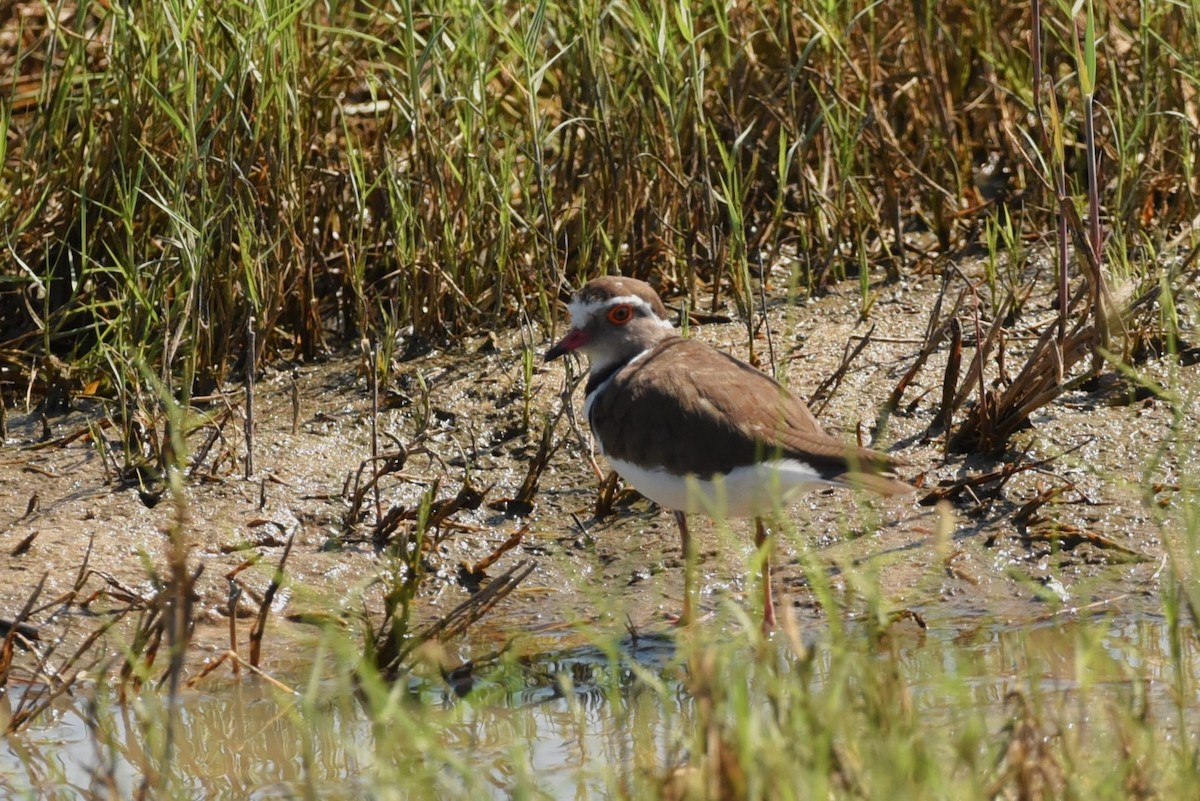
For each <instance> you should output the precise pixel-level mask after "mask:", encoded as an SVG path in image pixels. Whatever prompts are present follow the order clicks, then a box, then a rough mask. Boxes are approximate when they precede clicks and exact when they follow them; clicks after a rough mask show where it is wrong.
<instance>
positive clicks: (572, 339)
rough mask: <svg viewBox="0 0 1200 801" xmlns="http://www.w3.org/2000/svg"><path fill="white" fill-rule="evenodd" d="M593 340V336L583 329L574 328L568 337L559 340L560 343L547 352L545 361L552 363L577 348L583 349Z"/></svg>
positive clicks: (568, 333)
mask: <svg viewBox="0 0 1200 801" xmlns="http://www.w3.org/2000/svg"><path fill="white" fill-rule="evenodd" d="M591 338H592V335H591V334H588V333H586V332H585V331H583V330H582V329H579V328H572V329H571V330H570V331H568V332H567V335H566V336H565V337H563V338H562V339H561V340H559V343H558V344H557V345H555V346H554V347H552V348H551V349H550V350H548V351H546V356H545V360H546V361H548V362H552V361H554V360H555V359H557V358H558V357H559V356H563V355H565V354H567V353H570V352H571V351H573V350H575V349H576V348H581V347H583V346H584V345H586V344H587V343H588V340H590V339H591Z"/></svg>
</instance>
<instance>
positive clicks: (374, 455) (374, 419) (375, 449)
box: [367, 342, 383, 524]
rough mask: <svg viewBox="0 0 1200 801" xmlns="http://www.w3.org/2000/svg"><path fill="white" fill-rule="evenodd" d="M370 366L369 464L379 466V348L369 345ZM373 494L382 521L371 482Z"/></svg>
mask: <svg viewBox="0 0 1200 801" xmlns="http://www.w3.org/2000/svg"><path fill="white" fill-rule="evenodd" d="M369 355H370V359H371V361H370V364H369V365H368V367H367V375H368V380H369V381H370V382H371V464H379V361H378V360H379V346H378V345H377V344H376V343H375V342H372V343H371V347H370V349H369ZM371 485H372V489H373V490H374V493H375V522H376V524H378V523H379V522H380V521H381V520H382V519H383V507H382V505H381V504H380V502H379V482H378V481H372V482H371Z"/></svg>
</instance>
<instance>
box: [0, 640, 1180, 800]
mask: <svg viewBox="0 0 1200 801" xmlns="http://www.w3.org/2000/svg"><path fill="white" fill-rule="evenodd" d="M1085 641H1086V642H1090V643H1091V644H1092V646H1094V647H1089V648H1087V649H1086V653H1088V654H1089V655H1090V656H1089V658H1088V659H1087V660H1086V664H1081V663H1080V659H1079V654H1080V653H1082V652H1085V651H1084V650H1081V647H1080V644H1081V642H1085ZM816 648H817V653H818V656H817V658H816V659H815V660H814V662H813V668H812V672H811V676H812V678H811V685H810V686H811V687H812V688H813V689H814V690H816V691H819V690H820V687H821V685H822V684H823V683H824V682H826V681H829V680H830V677H829V676H828V675H827V673H826V672H827V671H828V670H830V669H831V668H830V664H831V663H830V661H829V660H828V659H826V658H823V657H822V656H821V653H820V648H821V645H820V643H817V644H816ZM749 658H750V657H749V655H747V659H749ZM781 658H784V657H781ZM879 658H880V659H898V660H899V665H900V670H901V672H902V674H903V677H904V680H905V683H906V685H907V686H908V687H909V688H910V690H911V693H912V696H913V699H914V702H915V703H917V704H920V705H921V706H922V708H923V709H927V710H928V714H929V715H930V716H934V717H936V716H937V715H938V714H940V713H939V710H940V709H944V708H945V707H946V704H947V699H946V698H944V697H942V696H940V695H939V694H940V693H944V692H945V689H946V686H947V681H946V677H947V676H956V677H959V679H960V681H959V682H958V683H957V684H956V686H958V687H960V688H961V689H962V692H964V693H966V694H967V695H968V696H969V699H968V701H969V704H968V705H969V706H976V707H987V708H993V709H994V710H995V712H996V715H997V716H1000V715H1002V713H1003V708H1004V702H1005V698H1006V696H1007V695H1008V693H1009V692H1010V691H1012V690H1017V689H1023V688H1024V689H1026V690H1027V689H1028V687H1029V685H1030V682H1031V681H1035V682H1037V684H1038V686H1039V687H1040V688H1041V689H1042V690H1044V691H1046V692H1050V693H1058V694H1061V695H1062V696H1063V697H1064V698H1068V697H1070V695H1071V693H1073V692H1074V691H1076V690H1078V689H1079V688H1080V687H1081V686H1082V685H1087V686H1088V687H1089V688H1091V689H1092V690H1093V691H1094V690H1096V688H1099V691H1100V692H1102V693H1105V692H1107V693H1111V694H1113V695H1114V697H1116V696H1121V697H1124V695H1125V694H1127V693H1128V692H1130V687H1131V685H1132V684H1134V683H1137V682H1131V681H1130V678H1131V677H1136V679H1137V680H1138V682H1143V683H1144V684H1145V686H1146V687H1147V688H1148V690H1149V696H1150V699H1149V700H1150V701H1151V702H1157V703H1163V704H1165V703H1168V700H1169V697H1170V694H1171V693H1170V688H1171V687H1172V685H1173V682H1174V681H1175V676H1174V670H1175V668H1174V662H1173V660H1172V658H1171V651H1170V643H1169V640H1168V637H1167V633H1166V630H1165V626H1164V625H1163V624H1162V622H1161V621H1158V620H1154V619H1148V618H1145V617H1139V618H1136V619H1117V620H1114V621H1110V622H1108V623H1107V624H1102V625H1092V624H1069V625H1044V626H1040V627H1033V628H1024V629H1004V628H995V627H992V628H989V627H986V626H981V627H979V628H977V629H975V630H973V631H960V632H957V633H945V634H940V635H939V634H934V633H930V634H929V635H927V636H926V637H925V638H923V639H922V640H920V641H916V640H914V641H912V642H905V643H902V644H901V645H900V646H899V647H896V648H892V649H890V650H887V651H886V652H881V653H880V654H879ZM679 661H680V660H679V659H678V657H677V655H676V650H675V645H674V640H673V638H672V636H671V635H668V634H663V635H660V636H657V637H644V636H643V637H640V638H639V639H638V640H636V641H632V640H630V639H629V638H625V639H624V640H622V641H621V642H619V643H616V644H615V645H614V646H613V647H612V648H610V649H607V650H606V649H602V648H598V647H591V646H586V647H576V648H571V649H568V650H564V651H561V652H558V653H551V654H547V655H544V656H541V657H538V658H535V659H528V660H518V661H513V662H508V663H505V664H503V665H500V666H497V667H495V668H493V669H490V670H487V671H482V672H481V673H480V675H478V676H477V678H476V682H475V684H474V686H473V687H472V690H471V692H470V694H469V695H468V696H467V698H466V699H459V698H458V697H457V696H456V693H455V692H454V690H453V689H451V688H448V687H446V686H445V685H444V684H438V683H434V682H432V681H424V682H422V681H414V682H413V683H412V684H410V685H409V687H408V690H409V692H408V693H407V695H404V694H402V695H401V696H400V697H399V699H398V701H397V703H396V706H395V707H394V709H392V710H391V711H390V712H389V713H388V714H387V715H384V716H383V717H382V718H381V721H380V722H376V723H375V724H372V722H370V721H368V720H367V718H366V716H365V715H364V714H363V712H362V709H361V707H360V706H359V705H358V704H357V703H356V702H354V701H353V700H348V701H347V700H342V701H335V700H333V699H339V698H340V699H347V698H351V699H352V695H351V694H349V693H347V692H344V690H345V688H344V687H341V686H335V685H334V684H329V685H327V686H323V687H322V688H320V690H321V691H320V692H319V693H318V697H317V698H315V699H310V703H311V704H313V705H314V706H315V708H317V709H319V710H320V712H319V714H313V713H312V711H311V709H310V710H309V711H306V712H302V711H301V710H302V709H303V708H304V707H303V704H300V703H297V702H293V701H291V700H289V699H287V698H285V697H283V696H281V694H280V693H278V692H277V691H274V690H272V689H271V688H269V687H268V686H266V685H264V684H261V683H258V682H249V681H243V682H239V683H233V682H230V683H227V684H223V685H218V684H215V683H214V684H210V685H207V690H206V691H205V692H192V693H189V694H186V695H185V696H184V703H183V708H182V712H181V715H180V723H181V726H180V730H179V731H180V735H179V737H178V738H177V739H176V742H175V756H174V760H173V763H172V764H173V772H172V774H171V775H172V776H174V777H175V781H174V783H173V786H172V788H171V789H172V791H173V793H174V794H175V795H176V796H177V797H181V798H188V797H190V798H197V799H209V798H261V799H267V798H285V797H303V796H305V795H306V794H307V793H306V789H307V788H311V789H312V790H313V792H314V793H315V795H316V796H317V797H320V798H331V799H336V798H359V797H365V796H370V797H375V798H378V797H398V798H402V797H450V796H459V797H479V796H480V795H483V796H487V795H491V796H493V797H497V798H507V797H510V796H511V795H512V794H513V793H514V792H515V788H524V789H525V790H526V791H529V792H531V793H533V794H534V796H535V797H545V798H555V799H574V798H586V797H615V796H617V795H619V794H620V788H618V787H614V786H610V783H611V782H613V781H614V780H615V779H614V776H622V775H624V776H629V775H634V776H636V775H643V776H644V775H651V774H654V773H655V772H657V773H659V774H661V772H662V771H663V769H664V766H671V765H678V764H682V763H683V762H685V761H686V748H687V745H688V744H687V743H686V742H684V741H683V739H682V735H681V732H683V731H686V730H687V726H686V725H685V724H686V722H687V720H688V719H689V718H690V716H691V714H692V708H691V703H692V702H691V700H690V698H689V697H688V695H687V693H686V692H685V691H684V689H683V686H682V683H681V681H680V676H681V675H682V672H683V667H682V666H681V665H680V664H679ZM9 690H10V692H11V691H12V690H13V687H12V686H10V688H9ZM1089 697H1094V696H1089ZM1190 700H1191V702H1192V703H1194V702H1195V700H1196V699H1190ZM9 702H10V701H9V699H7V698H6V697H5V696H0V722H3V719H4V717H5V707H4V704H5V703H9ZM153 702H154V701H153V700H149V701H141V700H140V701H139V702H138V703H137V704H132V705H128V706H125V707H120V706H116V705H111V704H109V705H106V706H105V708H103V709H100V710H98V711H93V709H92V707H91V706H89V705H94V704H95V701H94V700H92V701H89V700H88V699H87V698H85V697H76V698H74V699H64V700H63V701H62V703H60V704H59V705H58V706H56V707H55V709H54V710H53V712H52V713H51V714H50V715H48V716H47V718H46V720H45V721H44V722H43V723H42V724H41V725H40V726H39V727H38V728H36V729H35V730H33V731H31V732H29V733H25V734H22V735H20V736H14V737H10V738H8V739H7V740H5V741H4V742H3V743H0V797H18V798H19V797H22V796H36V797H39V798H76V797H79V796H80V795H88V794H93V795H98V796H105V795H107V793H105V792H102V791H103V790H104V788H105V787H106V786H107V787H108V788H109V789H112V790H115V795H116V796H118V797H130V796H131V795H132V794H133V792H134V790H135V789H136V787H137V783H138V782H140V781H141V780H142V775H143V773H144V772H145V771H146V770H157V769H160V768H161V766H160V765H158V764H156V761H155V757H154V756H153V754H158V753H161V751H160V750H159V745H160V744H161V743H160V741H156V738H157V737H161V732H156V730H155V729H154V728H153V727H149V729H148V735H147V734H146V733H144V732H146V731H147V728H148V727H147V726H146V725H144V724H143V723H141V722H139V721H151V720H155V719H156V717H155V714H154V710H153V709H150V708H147V707H146V706H144V704H145V703H153ZM949 714H950V715H951V716H953V714H954V713H953V712H950V713H949ZM1096 714H1097V715H1100V714H1101V712H1100V711H1097V712H1096ZM1085 716H1086V715H1085ZM97 720H99V721H103V723H102V725H100V724H96V723H95V721H97ZM89 721H92V723H91V724H89ZM398 732H399V733H400V734H399V736H398ZM148 740H149V742H148ZM613 767H617V768H618V770H617V771H616V772H614V771H613V770H612V769H613Z"/></svg>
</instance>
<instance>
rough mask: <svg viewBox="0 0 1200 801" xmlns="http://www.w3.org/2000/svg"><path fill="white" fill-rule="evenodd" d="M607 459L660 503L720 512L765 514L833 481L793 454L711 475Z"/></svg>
mask: <svg viewBox="0 0 1200 801" xmlns="http://www.w3.org/2000/svg"><path fill="white" fill-rule="evenodd" d="M609 462H611V463H612V466H613V469H614V470H616V471H617V473H619V474H620V476H621V478H623V479H625V480H626V481H628V482H629V483H630V484H632V485H633V486H634V487H636V488H637V490H638V492H640V493H642V494H643V495H645V496H646V497H647V498H649V499H650V500H652V501H654V502H655V503H657V504H658V505H659V506H662V507H664V508H666V509H671V510H675V511H681V512H686V513H688V514H705V515H708V516H710V517H719V518H726V517H759V516H762V515H767V514H770V513H771V512H774V511H776V510H779V509H781V508H782V507H783V506H785V505H786V504H787V502H788V501H789V500H790V499H791V498H792V497H794V496H795V495H797V494H799V493H801V492H806V491H808V490H813V489H816V488H818V487H829V486H836V485H835V483H834V482H832V481H828V480H826V479H823V478H821V477H820V475H819V474H818V473H817V472H816V471H815V470H813V469H812V467H810V466H809V465H807V464H805V463H804V462H801V461H799V460H796V459H779V460H777V461H773V462H764V463H762V464H756V465H750V466H748V467H738V468H735V469H734V470H732V471H730V472H729V473H727V474H725V475H724V476H715V477H714V478H713V479H712V480H709V479H704V478H697V477H696V476H677V475H673V474H671V473H668V472H667V471H665V470H661V469H653V470H650V469H646V468H644V467H638V466H637V465H635V464H632V463H630V462H623V461H621V460H620V459H613V458H611V457H609Z"/></svg>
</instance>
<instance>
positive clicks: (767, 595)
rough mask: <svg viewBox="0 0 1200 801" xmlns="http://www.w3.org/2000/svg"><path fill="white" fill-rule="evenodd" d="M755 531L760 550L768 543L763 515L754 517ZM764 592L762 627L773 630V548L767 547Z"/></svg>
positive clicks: (755, 543) (764, 564)
mask: <svg viewBox="0 0 1200 801" xmlns="http://www.w3.org/2000/svg"><path fill="white" fill-rule="evenodd" d="M754 524H755V527H756V528H755V532H754V545H755V547H757V548H758V550H760V551H761V550H762V549H763V545H764V544H765V543H767V541H768V537H767V529H766V526H764V525H763V521H762V518H761V517H756V518H754ZM762 593H763V622H762V627H763V631H764V632H768V631H771V630H773V629H774V628H775V600H774V599H773V598H772V597H771V549H770V546H768V547H767V551H766V553H764V554H763V566H762Z"/></svg>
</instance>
